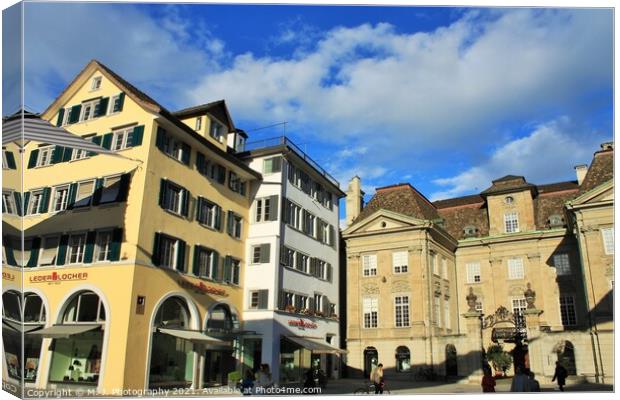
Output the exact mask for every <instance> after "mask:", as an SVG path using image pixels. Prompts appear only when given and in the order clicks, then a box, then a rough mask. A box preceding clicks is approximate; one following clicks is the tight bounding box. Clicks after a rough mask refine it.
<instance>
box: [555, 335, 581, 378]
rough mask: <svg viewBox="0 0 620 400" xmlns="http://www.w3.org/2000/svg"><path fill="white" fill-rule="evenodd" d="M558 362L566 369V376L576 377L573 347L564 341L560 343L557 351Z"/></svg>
mask: <svg viewBox="0 0 620 400" xmlns="http://www.w3.org/2000/svg"><path fill="white" fill-rule="evenodd" d="M557 355H558V361H559V362H560V364H562V365H563V366H564V368H566V371H567V372H568V375H577V364H576V363H575V347H574V346H573V344H572V343H571V342H569V341H568V340H565V341H563V342H560V345H559V346H558V349H557Z"/></svg>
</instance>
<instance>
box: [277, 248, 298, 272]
mask: <svg viewBox="0 0 620 400" xmlns="http://www.w3.org/2000/svg"><path fill="white" fill-rule="evenodd" d="M280 263H281V264H282V265H284V266H285V267H289V268H293V267H294V266H295V250H292V249H289V248H288V247H286V246H282V251H281V254H280Z"/></svg>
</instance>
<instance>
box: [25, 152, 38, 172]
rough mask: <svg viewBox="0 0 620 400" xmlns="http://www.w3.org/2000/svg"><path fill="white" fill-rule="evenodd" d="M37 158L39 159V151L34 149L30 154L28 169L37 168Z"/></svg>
mask: <svg viewBox="0 0 620 400" xmlns="http://www.w3.org/2000/svg"><path fill="white" fill-rule="evenodd" d="M37 158H39V149H34V150H32V151H31V152H30V158H29V159H28V168H34V167H36V166H37Z"/></svg>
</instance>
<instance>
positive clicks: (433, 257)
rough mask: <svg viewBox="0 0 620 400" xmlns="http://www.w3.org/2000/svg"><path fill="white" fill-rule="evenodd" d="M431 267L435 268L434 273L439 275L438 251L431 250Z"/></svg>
mask: <svg viewBox="0 0 620 400" xmlns="http://www.w3.org/2000/svg"><path fill="white" fill-rule="evenodd" d="M430 257H431V267H432V268H433V275H439V264H438V263H437V258H438V257H437V253H435V252H433V251H431V253H430Z"/></svg>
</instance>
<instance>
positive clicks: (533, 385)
mask: <svg viewBox="0 0 620 400" xmlns="http://www.w3.org/2000/svg"><path fill="white" fill-rule="evenodd" d="M528 378H529V384H530V392H540V383H539V382H538V381H537V380H536V374H534V373H533V372H532V371H530V372H529V376H528Z"/></svg>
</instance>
